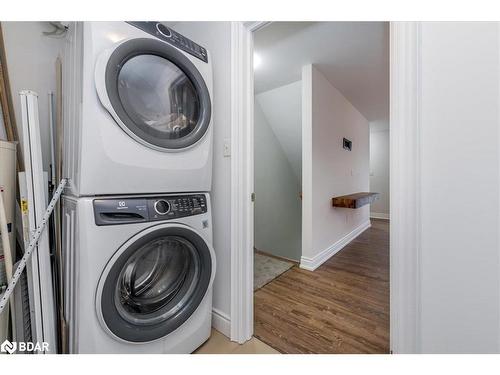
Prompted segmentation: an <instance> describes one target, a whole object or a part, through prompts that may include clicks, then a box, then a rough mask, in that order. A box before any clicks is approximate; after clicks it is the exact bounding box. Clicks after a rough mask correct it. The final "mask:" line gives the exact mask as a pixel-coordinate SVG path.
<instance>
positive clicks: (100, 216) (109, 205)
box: [93, 194, 207, 225]
mask: <svg viewBox="0 0 500 375" xmlns="http://www.w3.org/2000/svg"><path fill="white" fill-rule="evenodd" d="M93 203H94V218H95V223H96V225H120V224H132V223H144V222H150V221H159V220H172V219H177V218H182V217H186V216H193V215H199V214H203V213H206V212H207V199H206V196H205V195H203V194H190V195H165V196H154V197H145V198H103V199H94V202H93Z"/></svg>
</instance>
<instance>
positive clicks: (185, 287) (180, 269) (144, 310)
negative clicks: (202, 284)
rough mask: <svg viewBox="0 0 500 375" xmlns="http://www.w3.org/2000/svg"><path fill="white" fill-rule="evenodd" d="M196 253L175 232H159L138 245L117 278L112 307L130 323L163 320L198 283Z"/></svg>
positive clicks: (173, 311) (191, 292) (181, 302)
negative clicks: (161, 235) (161, 233)
mask: <svg viewBox="0 0 500 375" xmlns="http://www.w3.org/2000/svg"><path fill="white" fill-rule="evenodd" d="M199 271H200V259H199V255H198V253H197V251H196V249H195V248H194V246H193V244H192V243H191V242H189V241H188V240H186V239H185V238H182V237H178V236H163V237H159V238H157V239H155V240H154V241H152V242H149V243H147V244H146V245H144V246H142V247H141V248H140V249H138V250H137V251H136V252H135V253H134V254H133V255H132V256H131V257H130V258H129V259H128V261H127V262H126V263H125V265H124V266H123V268H122V270H121V272H120V275H119V276H118V279H117V285H116V289H115V291H116V292H115V307H116V309H117V311H118V313H119V314H120V315H121V317H122V318H123V319H125V320H127V321H128V322H130V323H133V324H139V325H141V324H152V323H157V322H159V321H164V320H166V319H168V318H170V317H171V316H173V315H175V314H176V313H177V312H178V311H180V310H181V309H182V308H183V307H184V306H185V305H186V303H188V302H189V300H190V298H191V297H192V295H193V293H194V292H195V286H196V284H197V283H198V279H199V273H200V272H199Z"/></svg>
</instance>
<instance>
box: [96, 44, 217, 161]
mask: <svg viewBox="0 0 500 375" xmlns="http://www.w3.org/2000/svg"><path fill="white" fill-rule="evenodd" d="M105 82H106V92H107V95H108V97H109V101H110V103H111V105H112V107H113V109H114V111H115V112H116V115H117V116H118V118H119V119H120V120H121V122H122V124H119V125H120V126H122V127H124V130H125V131H126V132H127V133H129V134H130V132H131V133H132V134H133V136H134V138H136V139H137V140H139V141H140V142H142V143H145V144H150V145H153V146H154V147H156V148H160V149H162V150H164V151H168V150H169V149H182V148H186V147H189V146H191V145H193V144H195V143H196V142H197V141H198V140H200V139H201V138H202V137H203V135H204V134H205V133H206V131H207V129H208V127H209V125H210V117H211V102H210V95H209V92H208V88H207V86H206V84H205V81H204V79H203V77H202V76H201V74H200V72H199V71H198V69H197V68H196V67H195V66H194V64H193V63H192V62H191V61H190V60H189V59H188V58H187V57H186V56H184V55H183V53H182V52H180V51H179V50H178V49H177V48H175V47H172V46H170V45H169V44H167V43H164V42H162V41H159V40H154V39H150V38H138V39H131V40H128V41H126V42H124V43H122V44H120V45H119V46H118V47H117V48H116V49H115V50H114V51H113V53H112V54H111V56H110V57H109V60H108V63H107V65H106V72H105Z"/></svg>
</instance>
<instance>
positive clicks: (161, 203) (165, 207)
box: [154, 199, 170, 215]
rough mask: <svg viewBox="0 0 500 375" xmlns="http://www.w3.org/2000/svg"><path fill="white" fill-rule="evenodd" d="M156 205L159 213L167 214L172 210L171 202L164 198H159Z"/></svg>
mask: <svg viewBox="0 0 500 375" xmlns="http://www.w3.org/2000/svg"><path fill="white" fill-rule="evenodd" d="M154 207H155V211H156V213H157V214H158V215H166V214H168V212H169V211H170V203H168V202H167V201H166V200H164V199H160V200H157V201H156V202H155V206H154Z"/></svg>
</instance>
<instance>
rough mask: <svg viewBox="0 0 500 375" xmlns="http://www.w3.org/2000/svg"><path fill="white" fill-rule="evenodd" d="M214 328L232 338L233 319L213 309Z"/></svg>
mask: <svg viewBox="0 0 500 375" xmlns="http://www.w3.org/2000/svg"><path fill="white" fill-rule="evenodd" d="M212 327H214V328H215V329H216V330H217V331H219V332H220V333H222V334H223V335H224V336H227V337H231V319H230V318H229V316H227V315H226V314H225V313H223V312H222V311H220V310H218V309H216V308H213V309H212Z"/></svg>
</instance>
